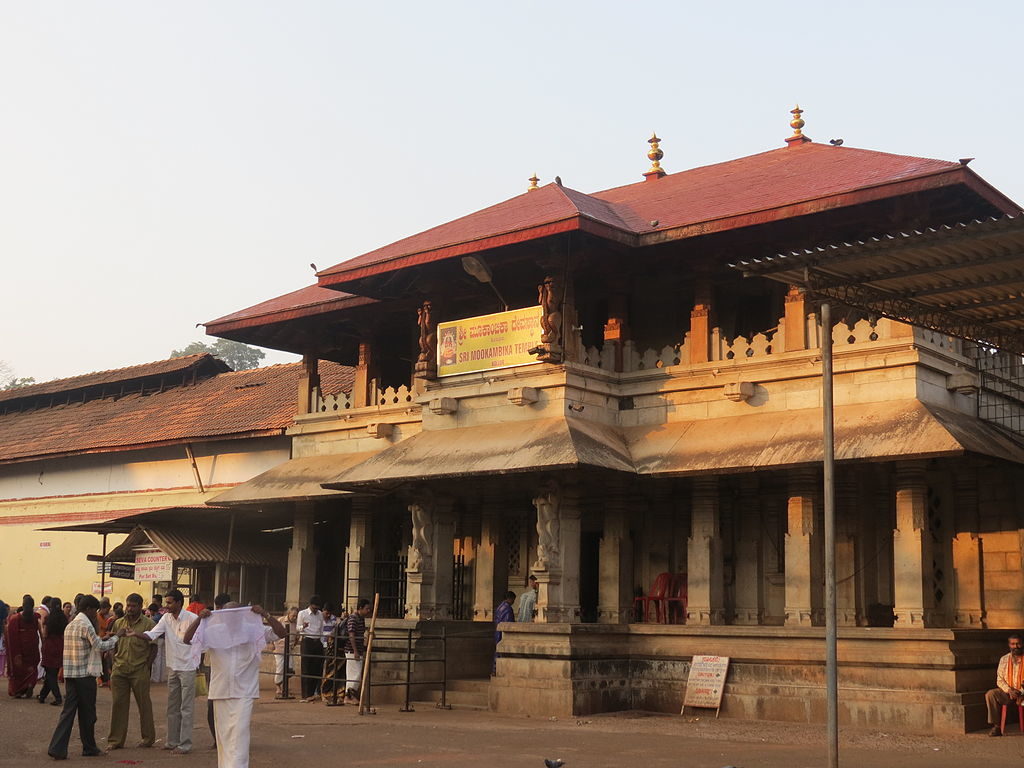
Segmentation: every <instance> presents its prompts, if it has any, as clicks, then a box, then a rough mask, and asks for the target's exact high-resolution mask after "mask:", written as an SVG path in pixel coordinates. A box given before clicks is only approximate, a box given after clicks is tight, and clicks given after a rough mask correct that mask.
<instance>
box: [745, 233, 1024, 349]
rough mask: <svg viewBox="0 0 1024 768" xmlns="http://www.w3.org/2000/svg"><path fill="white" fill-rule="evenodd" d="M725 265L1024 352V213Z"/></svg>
mask: <svg viewBox="0 0 1024 768" xmlns="http://www.w3.org/2000/svg"><path fill="white" fill-rule="evenodd" d="M731 266H733V267H735V268H736V269H740V270H742V271H743V272H744V274H745V275H748V276H753V275H760V276H763V277H768V278H771V279H773V280H778V281H780V282H785V283H788V284H790V285H797V286H801V287H803V288H804V289H805V290H806V291H807V293H808V294H809V295H810V297H811V298H814V299H820V300H830V301H835V302H838V303H841V304H846V305H848V306H850V307H854V308H856V309H861V310H864V311H866V312H870V313H873V314H876V315H881V316H884V317H890V318H893V319H895V320H901V321H905V322H908V323H912V324H914V325H919V326H922V327H924V328H930V329H932V330H935V331H938V332H940V333H946V334H949V335H951V336H958V337H960V338H964V339H969V340H971V341H976V342H979V343H981V344H984V345H986V346H992V347H997V348H999V349H1003V350H1006V351H1011V352H1016V353H1018V354H1024V214H1017V215H1016V216H1011V215H1006V216H1003V217H1000V218H992V219H987V220H985V221H978V220H974V221H971V222H968V223H962V224H955V225H952V226H947V225H944V226H942V227H939V228H937V229H932V228H928V229H926V230H923V231H920V230H914V231H911V232H899V233H897V234H890V235H883V236H881V237H872V238H870V239H868V240H863V241H861V240H859V241H856V242H853V243H837V244H834V245H828V246H824V247H818V248H813V249H806V250H800V251H794V252H792V253H782V254H778V255H775V256H769V257H766V258H761V259H753V260H751V261H741V262H739V263H736V264H732V265H731Z"/></svg>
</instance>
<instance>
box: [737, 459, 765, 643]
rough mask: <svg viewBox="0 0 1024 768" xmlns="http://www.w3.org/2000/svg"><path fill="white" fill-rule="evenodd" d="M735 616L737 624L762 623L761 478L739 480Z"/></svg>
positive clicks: (752, 477) (749, 476)
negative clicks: (759, 484) (759, 487)
mask: <svg viewBox="0 0 1024 768" xmlns="http://www.w3.org/2000/svg"><path fill="white" fill-rule="evenodd" d="M736 521H737V531H736V533H737V536H736V618H735V621H736V623H737V624H753V625H757V624H760V623H761V620H762V618H763V617H764V562H763V558H762V550H761V500H760V497H759V495H758V478H757V476H756V475H748V476H745V477H743V478H742V479H741V480H740V496H739V503H738V509H737V510H736Z"/></svg>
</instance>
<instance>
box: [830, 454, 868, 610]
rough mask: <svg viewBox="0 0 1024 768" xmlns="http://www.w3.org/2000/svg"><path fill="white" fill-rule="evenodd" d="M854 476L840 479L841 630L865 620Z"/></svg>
mask: <svg viewBox="0 0 1024 768" xmlns="http://www.w3.org/2000/svg"><path fill="white" fill-rule="evenodd" d="M850 472H852V470H847V471H846V472H844V473H843V474H842V475H840V477H839V478H837V479H836V624H837V626H840V627H856V626H857V625H858V624H859V623H860V622H861V620H862V619H863V616H864V601H863V596H861V595H858V589H857V587H858V580H857V539H858V536H857V528H858V525H857V519H858V517H859V510H858V504H857V501H858V494H857V479H856V477H853V476H851V474H850ZM858 597H860V598H861V599H859V600H858Z"/></svg>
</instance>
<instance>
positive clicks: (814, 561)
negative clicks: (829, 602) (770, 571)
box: [786, 470, 823, 627]
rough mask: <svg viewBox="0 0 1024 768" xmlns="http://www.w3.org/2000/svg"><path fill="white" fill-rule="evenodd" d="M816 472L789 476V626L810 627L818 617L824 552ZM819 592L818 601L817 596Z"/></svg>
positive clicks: (787, 538) (787, 589) (787, 569)
mask: <svg viewBox="0 0 1024 768" xmlns="http://www.w3.org/2000/svg"><path fill="white" fill-rule="evenodd" d="M816 481H817V474H816V473H815V472H814V471H813V470H797V471H793V472H792V473H791V474H790V477H789V485H790V487H789V500H788V502H787V505H786V513H787V520H788V525H787V530H786V626H790V627H810V626H814V625H817V624H820V623H822V622H821V621H820V620H819V615H818V614H819V612H820V607H821V606H820V595H821V591H822V587H821V584H820V583H817V582H816V580H815V574H816V573H820V572H821V560H822V557H823V553H822V552H819V547H818V546H817V544H818V541H817V538H818V537H817V535H816V525H815V523H816V522H817V514H816V509H815V497H816V496H817V495H818V494H817V487H816V486H817V482H816ZM815 593H817V596H818V598H819V599H818V600H816V599H815Z"/></svg>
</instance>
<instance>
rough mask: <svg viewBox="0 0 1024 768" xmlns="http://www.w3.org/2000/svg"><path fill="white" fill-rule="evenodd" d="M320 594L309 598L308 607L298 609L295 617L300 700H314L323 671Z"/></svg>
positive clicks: (322, 616)
mask: <svg viewBox="0 0 1024 768" xmlns="http://www.w3.org/2000/svg"><path fill="white" fill-rule="evenodd" d="M322 606H323V601H322V600H321V599H320V595H313V596H312V597H311V598H309V607H308V608H304V609H302V610H301V611H299V618H298V619H297V623H298V628H299V636H300V637H301V638H302V700H303V701H315V700H316V695H317V689H318V688H319V686H320V678H321V677H322V676H323V673H324V646H323V632H324V614H323V611H321V610H320V608H321V607H322Z"/></svg>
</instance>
